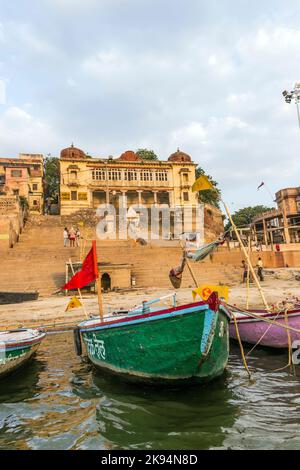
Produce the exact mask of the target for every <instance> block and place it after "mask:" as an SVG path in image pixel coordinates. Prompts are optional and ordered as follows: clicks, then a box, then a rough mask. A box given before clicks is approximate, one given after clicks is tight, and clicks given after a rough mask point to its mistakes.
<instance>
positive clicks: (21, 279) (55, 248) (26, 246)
mask: <svg viewBox="0 0 300 470" xmlns="http://www.w3.org/2000/svg"><path fill="white" fill-rule="evenodd" d="M62 231H63V227H62V225H61V220H60V217H59V216H57V217H52V216H51V217H44V218H43V217H40V218H38V219H36V220H34V221H33V222H32V223H28V225H27V226H26V227H25V229H24V231H23V233H22V234H21V237H20V242H19V243H17V244H16V245H15V247H14V248H13V249H10V250H6V251H5V252H4V253H2V252H1V265H2V269H1V270H0V290H11V291H12V290H32V289H33V290H35V289H37V290H38V291H39V292H40V295H49V294H51V293H53V292H54V291H56V290H58V289H59V287H60V286H62V285H63V284H64V281H65V262H66V261H67V260H68V259H69V258H71V259H72V260H73V261H78V260H79V255H80V250H79V248H70V247H67V248H65V247H64V246H63V236H62ZM89 248H90V243H89V244H88V245H87V246H86V250H85V254H86V253H87V252H88V250H89ZM97 253H98V259H99V260H101V261H102V262H103V263H113V264H130V265H131V266H132V273H133V274H134V275H135V277H136V286H137V287H171V284H170V281H169V277H168V274H169V270H170V269H171V268H172V267H175V266H178V265H179V264H180V261H181V255H182V253H181V249H180V247H179V246H178V245H177V244H174V245H172V246H170V245H169V246H157V245H156V242H155V244H154V245H153V246H152V245H149V244H148V245H146V246H140V245H137V244H135V243H134V242H133V241H131V240H129V241H124V240H123V241H120V240H117V241H98V242H97ZM192 265H193V270H194V272H195V276H196V278H197V280H198V282H199V283H211V284H219V283H227V284H234V283H236V282H239V281H240V277H241V272H240V269H236V268H234V267H232V266H228V265H225V264H224V265H223V264H221V263H212V262H211V260H210V258H207V259H206V260H205V261H204V262H201V263H192ZM182 286H183V287H188V286H193V281H192V279H191V276H190V274H189V271H188V268H186V269H185V272H184V275H183V281H182Z"/></svg>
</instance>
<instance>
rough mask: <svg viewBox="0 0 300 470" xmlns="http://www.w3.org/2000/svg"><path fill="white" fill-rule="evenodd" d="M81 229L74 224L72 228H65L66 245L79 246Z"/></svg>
mask: <svg viewBox="0 0 300 470" xmlns="http://www.w3.org/2000/svg"><path fill="white" fill-rule="evenodd" d="M80 236H81V235H80V230H79V228H78V227H77V228H74V227H73V225H72V227H71V228H69V229H68V228H67V227H65V228H64V233H63V238H64V246H70V247H75V246H79V243H80Z"/></svg>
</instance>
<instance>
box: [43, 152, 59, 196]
mask: <svg viewBox="0 0 300 470" xmlns="http://www.w3.org/2000/svg"><path fill="white" fill-rule="evenodd" d="M58 194H59V158H57V157H47V158H46V159H45V198H46V199H47V198H51V199H53V200H56V199H57V198H58Z"/></svg>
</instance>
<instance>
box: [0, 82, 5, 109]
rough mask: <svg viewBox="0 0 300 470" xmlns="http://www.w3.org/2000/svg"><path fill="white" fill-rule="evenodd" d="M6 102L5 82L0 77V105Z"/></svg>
mask: <svg viewBox="0 0 300 470" xmlns="http://www.w3.org/2000/svg"><path fill="white" fill-rule="evenodd" d="M5 103H6V82H5V80H1V79H0V105H1V104H5Z"/></svg>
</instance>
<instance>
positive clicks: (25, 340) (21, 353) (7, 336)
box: [0, 329, 46, 379]
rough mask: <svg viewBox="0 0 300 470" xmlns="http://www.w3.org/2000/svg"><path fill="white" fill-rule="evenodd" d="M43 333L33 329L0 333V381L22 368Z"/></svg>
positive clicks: (37, 345)
mask: <svg viewBox="0 0 300 470" xmlns="http://www.w3.org/2000/svg"><path fill="white" fill-rule="evenodd" d="M45 335H46V334H45V333H44V332H42V331H39V330H35V329H18V330H8V331H1V332H0V379H2V378H3V377H6V376H7V375H8V374H10V373H11V372H14V371H15V370H16V369H19V368H20V367H22V366H24V365H25V364H26V363H27V362H28V361H29V360H30V359H31V358H32V357H33V355H34V354H35V352H36V350H37V349H38V347H39V345H40V343H41V341H42V339H43V338H44V337H45Z"/></svg>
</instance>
